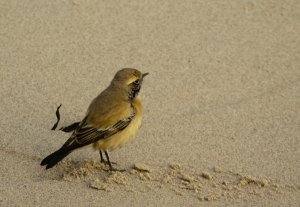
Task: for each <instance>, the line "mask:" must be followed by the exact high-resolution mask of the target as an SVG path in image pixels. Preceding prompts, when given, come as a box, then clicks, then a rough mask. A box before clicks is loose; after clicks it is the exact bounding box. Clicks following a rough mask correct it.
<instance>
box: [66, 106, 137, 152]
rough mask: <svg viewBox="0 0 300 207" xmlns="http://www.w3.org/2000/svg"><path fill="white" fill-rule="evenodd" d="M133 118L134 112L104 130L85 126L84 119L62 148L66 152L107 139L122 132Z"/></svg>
mask: <svg viewBox="0 0 300 207" xmlns="http://www.w3.org/2000/svg"><path fill="white" fill-rule="evenodd" d="M134 116H135V112H133V113H132V114H131V115H130V116H129V117H127V118H125V119H122V120H119V121H117V122H116V123H115V124H114V125H112V126H111V127H108V128H106V129H97V128H94V127H92V126H91V125H88V124H86V123H85V121H86V118H85V119H84V120H83V121H82V122H81V124H80V125H79V126H78V127H77V129H76V130H75V131H74V133H73V134H72V136H71V137H70V138H69V139H68V140H67V141H66V143H65V144H64V146H63V147H64V148H65V149H67V150H74V149H77V148H79V147H83V146H86V145H89V144H92V143H94V142H97V141H98V140H100V139H105V138H108V137H110V136H112V135H114V134H116V133H118V132H120V131H122V130H124V129H125V128H126V127H127V126H128V125H129V124H130V122H131V121H132V119H133V118H134Z"/></svg>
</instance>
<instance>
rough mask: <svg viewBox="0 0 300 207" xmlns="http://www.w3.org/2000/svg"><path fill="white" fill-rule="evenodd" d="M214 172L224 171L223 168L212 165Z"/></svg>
mask: <svg viewBox="0 0 300 207" xmlns="http://www.w3.org/2000/svg"><path fill="white" fill-rule="evenodd" d="M214 172H215V173H222V172H224V170H223V169H222V168H220V167H214Z"/></svg>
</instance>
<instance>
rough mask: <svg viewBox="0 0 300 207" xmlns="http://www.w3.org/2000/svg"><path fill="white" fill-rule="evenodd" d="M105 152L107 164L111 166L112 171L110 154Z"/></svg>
mask: <svg viewBox="0 0 300 207" xmlns="http://www.w3.org/2000/svg"><path fill="white" fill-rule="evenodd" d="M104 152H105V156H106V159H107V163H108V165H109V169H110V170H112V169H113V167H112V166H111V163H110V160H109V156H108V153H107V152H106V151H104Z"/></svg>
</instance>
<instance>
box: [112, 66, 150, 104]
mask: <svg viewBox="0 0 300 207" xmlns="http://www.w3.org/2000/svg"><path fill="white" fill-rule="evenodd" d="M148 74H149V73H141V72H140V71H139V70H137V69H133V68H124V69H121V70H119V71H118V72H117V73H116V75H115V77H114V79H113V80H112V84H115V85H118V86H119V87H122V88H124V89H126V91H127V92H128V96H129V98H130V99H133V98H135V97H136V96H137V95H138V93H139V91H140V89H141V86H142V83H143V79H144V77H145V76H146V75H148Z"/></svg>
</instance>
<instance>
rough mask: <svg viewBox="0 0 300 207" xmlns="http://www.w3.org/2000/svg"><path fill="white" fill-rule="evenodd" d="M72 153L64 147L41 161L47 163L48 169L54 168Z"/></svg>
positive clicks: (42, 163) (43, 163)
mask: <svg viewBox="0 0 300 207" xmlns="http://www.w3.org/2000/svg"><path fill="white" fill-rule="evenodd" d="M70 153H71V151H66V150H65V149H63V148H60V149H59V150H57V151H55V152H53V153H52V154H50V155H48V156H47V157H46V158H44V159H43V160H42V162H41V165H46V169H49V168H52V167H53V166H55V165H56V164H57V163H59V162H60V161H61V160H62V159H64V158H65V157H66V156H68V154H70Z"/></svg>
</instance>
